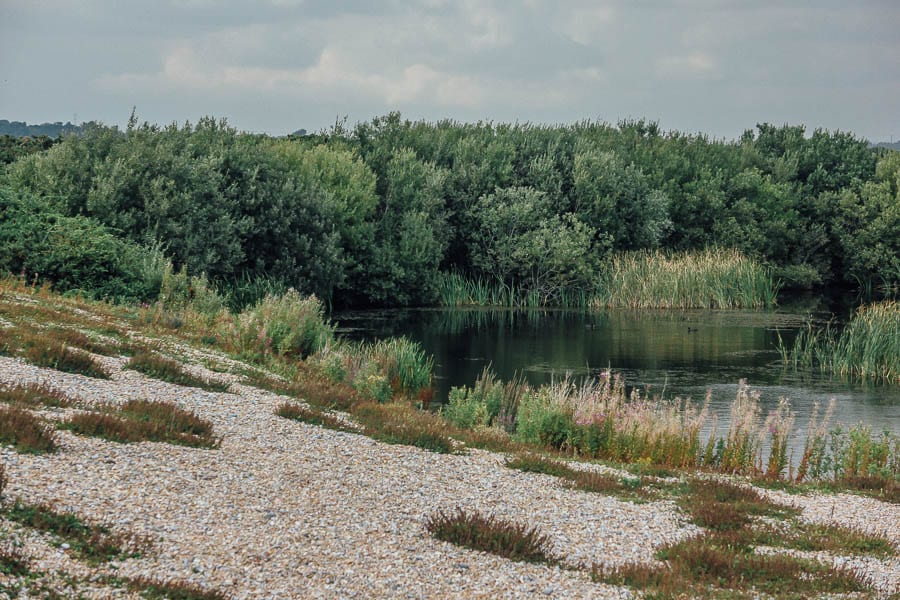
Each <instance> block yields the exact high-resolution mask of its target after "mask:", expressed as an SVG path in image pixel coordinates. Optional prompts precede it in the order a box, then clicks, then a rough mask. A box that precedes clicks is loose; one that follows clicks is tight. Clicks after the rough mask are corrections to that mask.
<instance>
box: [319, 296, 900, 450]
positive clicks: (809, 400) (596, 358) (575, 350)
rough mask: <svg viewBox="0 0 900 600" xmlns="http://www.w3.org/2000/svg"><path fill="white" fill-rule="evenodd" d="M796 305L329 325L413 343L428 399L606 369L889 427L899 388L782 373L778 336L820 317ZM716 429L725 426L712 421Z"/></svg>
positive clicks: (384, 315)
mask: <svg viewBox="0 0 900 600" xmlns="http://www.w3.org/2000/svg"><path fill="white" fill-rule="evenodd" d="M807 308H808V307H806V306H804V307H803V308H801V309H800V310H796V309H792V310H784V309H781V310H779V311H772V312H763V311H755V312H741V311H640V312H636V311H602V312H592V313H581V312H570V311H557V310H547V311H509V310H500V311H497V310H483V309H456V310H390V311H367V312H354V313H345V314H339V315H336V316H335V317H334V320H335V321H336V322H337V323H338V325H339V331H340V332H341V333H343V334H344V335H346V336H347V337H350V338H353V339H375V338H382V337H390V336H397V335H406V336H407V337H409V338H411V339H414V340H417V341H419V342H420V343H421V344H422V346H423V347H424V349H425V350H426V351H427V352H430V353H431V354H433V355H434V358H435V376H436V381H435V383H436V388H437V390H436V391H437V397H438V398H439V399H440V398H446V396H447V392H448V391H449V389H450V387H452V386H458V385H471V384H472V383H473V382H474V381H475V379H476V378H477V377H478V374H479V373H480V372H481V371H482V369H483V368H484V367H485V366H486V365H491V366H492V368H493V369H494V371H495V372H496V373H497V374H498V375H499V376H500V377H501V378H503V379H510V378H512V377H513V376H514V375H515V374H516V373H522V374H523V375H524V376H525V378H526V379H527V380H528V381H529V382H530V383H531V384H533V385H539V384H542V383H547V382H549V381H551V380H552V379H553V378H554V377H556V378H559V377H562V376H564V375H565V374H566V373H570V374H573V375H576V376H583V375H596V374H597V373H599V372H600V371H601V370H605V369H607V368H612V369H613V370H614V371H617V372H621V373H623V374H624V376H625V378H626V382H627V383H628V385H629V387H634V386H637V387H639V388H646V389H647V390H648V391H649V393H651V394H664V395H665V396H666V397H672V396H675V395H680V396H682V397H690V398H692V399H694V400H695V401H697V402H700V401H702V399H703V397H704V396H705V394H706V392H707V390H710V391H711V394H712V401H711V402H712V408H713V409H714V410H715V411H716V412H717V413H719V415H724V414H727V412H728V407H729V406H730V405H731V402H732V401H733V400H734V396H735V393H736V391H737V385H738V381H739V380H741V379H747V380H748V382H749V383H750V385H751V387H752V388H753V389H756V390H759V391H760V393H761V396H762V401H763V403H764V409H765V410H767V409H768V408H770V407H774V406H776V405H777V403H778V399H779V398H780V397H782V396H784V397H788V398H790V399H791V402H792V405H793V407H794V409H795V411H796V412H797V423H798V425H800V426H801V429H802V426H803V425H805V423H806V421H807V420H808V418H809V414H810V412H811V410H812V407H813V405H814V403H815V402H817V401H818V402H820V403H821V404H823V405H825V404H827V402H828V400H829V399H830V398H832V397H834V398H836V400H837V407H836V411H835V420H838V421H841V422H843V423H856V422H858V421H863V422H866V423H869V424H871V425H872V426H873V427H875V428H877V429H882V428H888V429H891V430H892V431H894V432H898V433H900V389H898V388H897V387H896V386H894V387H890V386H882V385H865V384H857V383H849V382H845V381H840V380H834V379H831V378H827V377H823V376H821V375H817V374H814V373H806V374H799V375H798V374H794V373H790V372H786V371H785V370H784V369H783V368H782V366H781V363H780V360H779V354H778V351H777V347H778V341H779V339H783V340H784V341H785V342H786V343H790V342H791V341H793V339H794V337H795V336H796V334H797V332H798V331H799V329H800V328H801V327H804V326H805V323H806V322H807V320H808V319H810V318H811V317H812V318H815V319H819V320H821V319H826V318H829V317H830V316H831V315H825V314H823V313H822V312H816V313H812V312H809V311H808V310H807ZM719 425H720V430H721V427H722V426H723V425H724V423H723V422H722V421H721V420H720V423H719Z"/></svg>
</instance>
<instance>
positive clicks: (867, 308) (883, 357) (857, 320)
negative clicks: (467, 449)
mask: <svg viewBox="0 0 900 600" xmlns="http://www.w3.org/2000/svg"><path fill="white" fill-rule="evenodd" d="M779 349H780V352H781V358H782V361H783V362H784V364H785V365H787V366H790V367H792V368H793V369H795V370H799V369H804V368H806V369H808V368H820V369H822V370H824V371H828V372H831V373H834V374H836V375H839V376H841V377H845V378H854V379H868V380H875V381H883V382H885V383H895V384H900V304H898V303H897V302H896V301H894V300H889V301H884V302H877V303H875V304H870V305H863V306H861V307H860V308H859V309H858V310H857V312H856V314H855V315H854V316H853V318H852V319H851V320H850V322H849V323H848V324H847V326H846V327H844V329H843V330H841V331H840V332H838V330H837V328H835V327H833V326H832V324H831V323H828V324H827V325H826V326H825V327H824V328H821V329H816V328H814V327H813V326H812V325H808V326H807V329H805V330H802V331H801V332H800V333H799V334H798V335H797V337H796V338H795V339H794V343H793V346H792V347H791V348H790V349H788V348H787V347H786V346H785V345H784V344H783V343H782V344H780V348H779Z"/></svg>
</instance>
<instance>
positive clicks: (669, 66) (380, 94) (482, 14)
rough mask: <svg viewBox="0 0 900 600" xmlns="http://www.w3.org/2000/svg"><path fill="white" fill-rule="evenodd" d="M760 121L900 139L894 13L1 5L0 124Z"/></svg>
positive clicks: (529, 3)
mask: <svg viewBox="0 0 900 600" xmlns="http://www.w3.org/2000/svg"><path fill="white" fill-rule="evenodd" d="M132 106H135V107H136V108H137V114H138V116H139V117H140V119H141V120H149V121H151V122H157V123H168V122H171V121H178V122H183V121H185V120H190V121H192V122H193V121H196V120H197V118H198V117H200V116H203V115H213V116H217V117H227V118H228V120H229V122H230V123H231V124H232V125H234V126H235V127H237V128H239V129H245V130H250V131H265V132H269V133H272V134H284V133H288V132H290V131H293V130H296V129H299V128H305V129H308V130H310V131H315V130H319V129H321V128H324V127H328V126H330V125H331V124H333V123H334V122H335V120H336V119H337V118H339V117H340V118H343V117H344V116H346V117H348V119H349V121H350V123H355V122H357V121H360V120H368V119H371V118H372V117H374V116H377V115H383V114H385V113H387V112H388V111H392V110H399V111H401V113H402V114H403V116H404V117H408V118H414V119H418V118H425V119H429V120H436V119H442V118H446V117H450V118H453V119H457V120H461V121H474V120H492V121H531V122H542V123H560V122H566V123H568V122H573V121H578V120H582V119H592V120H595V119H599V120H603V121H609V122H611V123H615V122H616V121H618V120H619V119H621V118H628V117H646V118H648V119H651V120H658V121H659V122H660V125H661V126H662V127H663V128H664V129H678V130H682V131H687V132H704V133H707V134H709V135H712V136H715V137H727V138H734V137H736V136H739V135H740V133H741V132H742V131H743V130H744V129H747V128H752V127H753V126H754V125H755V124H756V123H757V122H764V121H766V122H770V123H776V124H782V123H785V122H788V123H792V124H799V123H802V124H805V125H807V127H808V128H809V129H812V128H815V127H825V128H828V129H842V130H851V131H853V132H855V133H857V134H858V135H861V136H863V137H867V138H869V139H871V140H873V141H879V140H888V139H890V137H891V136H893V139H894V140H897V139H900V0H810V1H792V0H747V1H743V0H680V1H663V0H599V1H588V0H583V1H582V0H576V1H571V2H566V1H564V0H563V1H559V2H553V1H551V0H547V1H544V0H506V1H496V2H492V1H489V0H477V1H476V0H471V1H469V0H460V1H449V0H447V1H444V0H394V1H386V2H377V1H364V0H353V1H346V2H341V1H338V0H335V1H327V0H258V1H255V2H251V1H240V0H220V1H213V0H144V1H129V0H71V1H63V0H0V118H4V119H9V120H20V121H22V120H24V121H28V122H30V123H31V122H43V121H67V120H72V119H73V118H75V115H77V120H78V121H87V120H100V121H103V122H105V123H107V124H110V125H112V124H118V125H122V124H124V123H125V121H126V120H127V119H128V115H129V114H130V112H131V108H132Z"/></svg>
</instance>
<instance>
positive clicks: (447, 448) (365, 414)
mask: <svg viewBox="0 0 900 600" xmlns="http://www.w3.org/2000/svg"><path fill="white" fill-rule="evenodd" d="M352 414H353V416H354V417H355V418H356V420H357V421H359V423H360V425H362V427H363V433H365V434H366V435H368V436H370V437H373V438H375V439H377V440H381V441H382V442H386V443H388V444H404V445H408V446H416V447H418V448H422V449H424V450H430V451H431V452H437V453H440V454H453V453H455V452H457V444H456V443H454V441H453V440H452V439H451V438H450V437H449V436H448V435H447V426H446V424H445V422H444V421H443V420H442V419H441V418H440V417H439V416H437V415H433V414H430V413H427V412H423V411H420V410H417V409H415V408H413V407H411V406H409V405H407V404H401V403H395V402H392V403H388V404H381V403H378V402H365V403H362V404H359V405H357V406H355V407H354V408H353V410H352Z"/></svg>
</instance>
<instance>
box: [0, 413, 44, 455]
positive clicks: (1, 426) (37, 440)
mask: <svg viewBox="0 0 900 600" xmlns="http://www.w3.org/2000/svg"><path fill="white" fill-rule="evenodd" d="M0 443H3V444H9V445H12V446H14V447H15V449H16V451H17V452H22V453H25V454H44V453H49V452H55V451H56V448H57V441H56V435H55V433H54V432H53V428H52V427H49V426H48V425H46V424H44V422H43V421H41V420H40V419H39V418H37V417H36V416H34V415H33V414H31V413H30V412H29V411H27V410H25V409H23V408H20V407H18V406H9V407H0Z"/></svg>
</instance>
